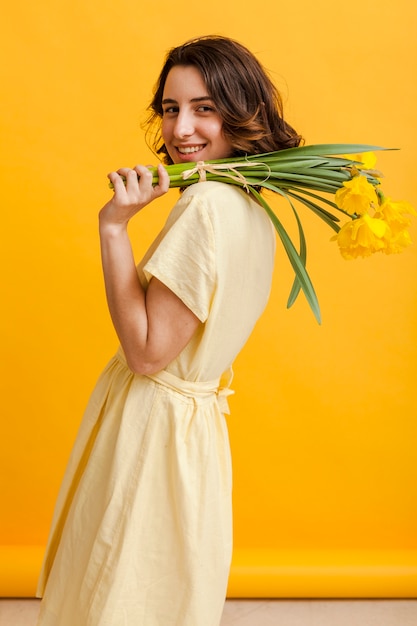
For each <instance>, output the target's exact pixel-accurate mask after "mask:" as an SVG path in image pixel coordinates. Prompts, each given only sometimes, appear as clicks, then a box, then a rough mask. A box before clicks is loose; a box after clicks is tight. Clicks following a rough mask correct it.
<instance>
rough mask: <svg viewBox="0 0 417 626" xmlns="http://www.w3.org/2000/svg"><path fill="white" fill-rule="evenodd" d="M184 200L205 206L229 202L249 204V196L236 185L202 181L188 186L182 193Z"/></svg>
mask: <svg viewBox="0 0 417 626" xmlns="http://www.w3.org/2000/svg"><path fill="white" fill-rule="evenodd" d="M183 198H184V199H187V200H188V199H191V198H193V199H195V200H197V201H201V202H202V203H205V204H207V205H210V204H213V203H216V202H219V203H224V202H226V201H228V202H231V201H235V202H250V196H249V194H247V193H246V192H245V191H244V190H243V189H242V188H241V187H239V186H238V185H234V184H230V183H224V182H217V181H212V180H208V181H204V182H199V183H195V184H194V185H190V186H189V187H187V188H186V189H185V191H184V192H183Z"/></svg>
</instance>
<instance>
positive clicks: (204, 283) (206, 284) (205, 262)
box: [142, 196, 216, 322]
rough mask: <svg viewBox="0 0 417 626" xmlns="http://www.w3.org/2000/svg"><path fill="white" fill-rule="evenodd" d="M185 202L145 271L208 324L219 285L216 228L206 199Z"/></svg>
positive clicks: (146, 274) (198, 198)
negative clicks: (217, 285) (216, 285)
mask: <svg viewBox="0 0 417 626" xmlns="http://www.w3.org/2000/svg"><path fill="white" fill-rule="evenodd" d="M184 201H185V204H186V206H185V209H184V210H182V212H181V211H180V214H179V217H178V218H177V219H174V220H173V222H172V223H171V225H170V227H169V228H168V230H167V232H166V233H165V234H164V235H163V237H162V239H161V240H160V241H159V243H158V246H157V248H156V249H155V250H154V252H153V253H152V255H151V256H150V258H149V259H148V260H147V261H146V263H145V265H144V266H143V268H142V269H143V272H144V274H145V276H146V278H147V280H148V281H149V280H150V279H151V277H152V276H154V277H155V278H157V279H158V280H160V281H161V282H162V283H164V285H166V286H167V287H168V288H169V289H170V290H171V291H173V292H174V293H175V295H177V296H178V297H179V298H180V299H181V300H182V301H183V302H184V304H185V305H186V306H187V307H188V308H189V309H190V310H191V311H192V312H193V313H194V314H195V315H196V316H197V317H198V319H199V320H200V321H201V322H205V321H206V319H207V317H208V314H209V311H210V304H211V301H212V298H213V293H214V288H215V281H216V270H215V238H214V232H213V226H212V223H211V221H210V217H209V214H208V212H207V208H206V206H205V203H204V201H203V199H201V198H200V197H198V196H191V197H189V198H187V199H185V198H184ZM178 204H179V205H181V200H180V202H179V203H178ZM180 208H182V207H180ZM173 211H174V212H175V208H174V210H173Z"/></svg>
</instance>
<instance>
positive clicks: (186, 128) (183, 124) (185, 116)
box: [174, 111, 194, 139]
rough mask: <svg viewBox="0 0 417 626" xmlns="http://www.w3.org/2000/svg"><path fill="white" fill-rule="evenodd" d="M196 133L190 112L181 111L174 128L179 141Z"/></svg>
mask: <svg viewBox="0 0 417 626" xmlns="http://www.w3.org/2000/svg"><path fill="white" fill-rule="evenodd" d="M193 133H194V122H193V117H192V114H191V113H190V112H189V111H180V112H179V113H178V115H177V119H176V122H175V127H174V134H175V137H176V138H177V139H183V138H184V137H190V136H191V135H192V134H193Z"/></svg>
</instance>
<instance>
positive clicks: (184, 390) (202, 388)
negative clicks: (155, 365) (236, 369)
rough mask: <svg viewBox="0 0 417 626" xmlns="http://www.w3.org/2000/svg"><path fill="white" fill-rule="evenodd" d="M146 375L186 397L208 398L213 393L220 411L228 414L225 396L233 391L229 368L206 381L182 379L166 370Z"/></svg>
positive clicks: (231, 374)
mask: <svg viewBox="0 0 417 626" xmlns="http://www.w3.org/2000/svg"><path fill="white" fill-rule="evenodd" d="M147 377H148V378H150V379H151V380H154V381H155V382H156V383H158V384H160V385H163V386H164V387H168V388H169V389H173V390H174V391H176V392H178V393H180V394H182V395H183V396H186V397H187V398H208V397H210V396H212V395H215V396H216V398H217V403H218V405H219V409H220V411H221V413H226V414H227V415H229V414H230V409H229V403H228V401H227V397H228V396H230V395H232V394H233V393H234V391H232V389H229V387H228V385H229V384H230V382H231V381H232V378H233V372H232V370H231V369H230V370H228V371H227V372H225V373H224V374H223V375H222V376H221V377H220V378H217V379H216V380H207V381H194V382H193V381H191V380H184V379H183V378H179V377H178V376H175V374H171V372H167V371H166V370H161V371H160V372H157V373H156V374H152V375H147Z"/></svg>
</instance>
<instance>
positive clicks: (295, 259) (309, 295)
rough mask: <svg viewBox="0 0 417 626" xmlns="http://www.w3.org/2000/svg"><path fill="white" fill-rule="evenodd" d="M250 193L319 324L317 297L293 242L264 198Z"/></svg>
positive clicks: (253, 192) (252, 190) (256, 193)
mask: <svg viewBox="0 0 417 626" xmlns="http://www.w3.org/2000/svg"><path fill="white" fill-rule="evenodd" d="M250 192H251V193H252V195H253V196H254V197H255V198H256V200H257V201H258V202H259V203H260V204H261V206H263V208H264V209H265V210H266V212H267V213H268V215H269V217H270V219H271V221H272V223H273V225H274V226H275V229H276V231H277V233H278V235H279V237H280V239H281V242H282V244H283V246H284V249H285V251H286V253H287V256H288V258H289V260H290V263H291V265H292V267H293V269H294V272H295V274H296V276H297V278H298V280H299V282H300V286H301V289H302V290H303V292H304V295H305V297H306V299H307V302H308V304H309V305H310V308H311V310H312V312H313V314H314V317H315V318H316V320H317V322H318V323H319V324H321V314H320V307H319V303H318V300H317V296H316V293H315V291H314V287H313V284H312V282H311V280H310V277H309V275H308V273H307V270H306V268H305V267H304V264H303V261H302V259H301V258H300V255H299V254H298V252H297V250H296V249H295V246H294V244H293V242H292V241H291V239H290V237H289V235H288V233H287V231H286V230H285V228H284V226H283V225H282V224H281V222H280V220H279V219H278V217H277V216H276V215H275V213H274V212H273V210H272V209H271V207H270V206H269V204H268V203H267V202H266V201H265V200H264V198H262V196H261V195H260V194H259V193H258V192H257V191H256V189H253V187H250ZM281 195H283V194H281Z"/></svg>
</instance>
